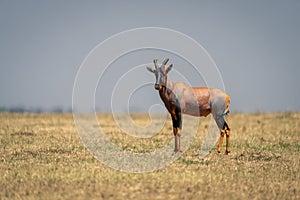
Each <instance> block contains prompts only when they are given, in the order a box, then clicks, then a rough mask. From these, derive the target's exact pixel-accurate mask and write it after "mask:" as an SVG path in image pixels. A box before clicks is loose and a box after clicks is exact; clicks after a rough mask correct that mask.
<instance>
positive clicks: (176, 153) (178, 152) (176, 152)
mask: <svg viewBox="0 0 300 200" xmlns="http://www.w3.org/2000/svg"><path fill="white" fill-rule="evenodd" d="M181 153H182V151H174V152H173V153H172V156H175V155H179V154H181Z"/></svg>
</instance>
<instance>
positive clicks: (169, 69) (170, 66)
mask: <svg viewBox="0 0 300 200" xmlns="http://www.w3.org/2000/svg"><path fill="white" fill-rule="evenodd" d="M172 67H173V64H171V65H169V67H168V68H167V70H166V72H167V73H169V71H171V69H172Z"/></svg>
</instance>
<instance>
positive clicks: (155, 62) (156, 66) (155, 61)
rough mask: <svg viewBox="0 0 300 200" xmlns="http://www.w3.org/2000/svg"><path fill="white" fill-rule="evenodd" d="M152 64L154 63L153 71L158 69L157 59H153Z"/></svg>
mask: <svg viewBox="0 0 300 200" xmlns="http://www.w3.org/2000/svg"><path fill="white" fill-rule="evenodd" d="M153 62H154V65H155V69H157V68H158V63H157V59H154V60H153Z"/></svg>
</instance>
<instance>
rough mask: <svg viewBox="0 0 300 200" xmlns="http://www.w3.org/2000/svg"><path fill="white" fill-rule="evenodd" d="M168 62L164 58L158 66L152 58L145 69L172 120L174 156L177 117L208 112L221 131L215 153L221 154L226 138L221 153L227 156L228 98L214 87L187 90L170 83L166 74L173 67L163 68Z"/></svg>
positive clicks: (179, 121)
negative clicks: (150, 65)
mask: <svg viewBox="0 0 300 200" xmlns="http://www.w3.org/2000/svg"><path fill="white" fill-rule="evenodd" d="M168 61H169V59H168V58H166V59H165V60H164V61H163V62H162V65H161V66H160V67H159V65H158V62H157V59H154V66H155V69H153V68H152V67H149V66H147V67H146V68H147V70H148V71H150V72H152V73H154V74H155V77H156V82H155V85H154V88H155V89H156V90H158V91H159V96H160V98H161V99H162V101H163V102H164V104H165V106H166V108H167V110H168V111H169V113H170V114H171V117H172V123H173V133H174V138H175V149H174V154H176V153H180V152H181V144H180V136H181V130H182V119H181V115H182V114H188V115H192V116H200V117H201V116H204V117H206V116H207V115H209V114H210V113H211V114H212V115H213V117H214V119H215V121H216V123H217V125H218V128H219V129H220V132H221V135H220V139H219V144H218V147H217V152H218V153H220V152H221V147H222V143H223V139H224V136H225V135H226V151H225V154H229V153H230V128H229V126H228V124H227V123H226V121H225V116H226V114H228V113H229V104H230V97H229V96H228V95H227V94H225V93H224V92H222V91H221V90H219V89H215V88H207V87H190V86H188V85H187V84H186V83H183V82H174V83H173V82H172V81H171V80H170V79H169V77H168V75H167V74H168V72H169V71H170V70H171V69H172V66H173V65H172V64H171V65H169V66H168V67H167V68H166V67H165V65H166V64H167V62H168Z"/></svg>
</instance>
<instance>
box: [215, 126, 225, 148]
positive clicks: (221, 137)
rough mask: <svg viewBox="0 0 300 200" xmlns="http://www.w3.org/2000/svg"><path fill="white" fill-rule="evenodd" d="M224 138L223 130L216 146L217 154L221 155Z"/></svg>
mask: <svg viewBox="0 0 300 200" xmlns="http://www.w3.org/2000/svg"><path fill="white" fill-rule="evenodd" d="M224 136H225V130H221V135H220V139H219V144H218V148H217V152H218V153H221V148H222V144H223V139H224Z"/></svg>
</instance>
